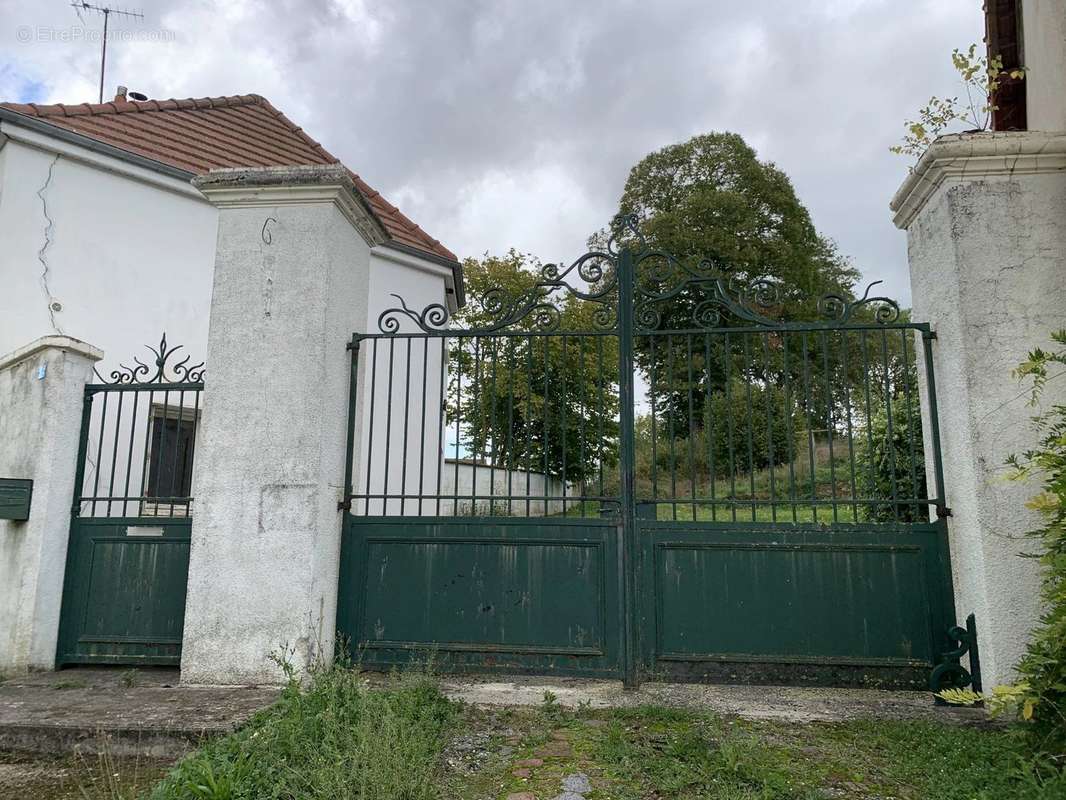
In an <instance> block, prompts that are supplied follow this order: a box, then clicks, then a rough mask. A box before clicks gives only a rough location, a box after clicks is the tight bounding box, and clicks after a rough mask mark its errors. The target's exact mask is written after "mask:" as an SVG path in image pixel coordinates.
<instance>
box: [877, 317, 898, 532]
mask: <svg viewBox="0 0 1066 800" xmlns="http://www.w3.org/2000/svg"><path fill="white" fill-rule="evenodd" d="M881 362H882V364H883V365H884V370H885V418H886V420H887V421H888V437H887V441H886V442H885V444H886V446H887V447H888V468H889V470H890V471H891V473H892V519H893V520H895V521H896V522H899V488H898V487H897V486H896V442H895V441H894V436H893V433H892V371H891V370H890V369H889V364H888V331H887V330H882V331H881Z"/></svg>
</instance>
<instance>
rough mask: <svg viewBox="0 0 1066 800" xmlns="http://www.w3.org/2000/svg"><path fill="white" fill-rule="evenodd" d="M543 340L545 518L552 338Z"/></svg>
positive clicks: (548, 492) (547, 492)
mask: <svg viewBox="0 0 1066 800" xmlns="http://www.w3.org/2000/svg"><path fill="white" fill-rule="evenodd" d="M541 338H542V339H543V340H544V436H543V440H544V442H543V445H544V491H543V492H542V494H543V495H544V516H545V517H546V516H548V498H549V497H550V496H551V492H550V491H549V489H550V488H551V484H550V482H549V478H548V476H549V474H550V472H549V470H548V450H549V449H550V448H549V440H550V435H549V433H548V432H549V431H550V430H551V425H549V424H548V409H550V408H551V400H550V395H549V394H548V384H549V381H548V369H549V366H548V342H549V340H550V339H551V337H550V336H542V337H541Z"/></svg>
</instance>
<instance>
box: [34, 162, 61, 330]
mask: <svg viewBox="0 0 1066 800" xmlns="http://www.w3.org/2000/svg"><path fill="white" fill-rule="evenodd" d="M57 161H59V153H56V157H55V158H53V159H52V163H51V164H49V165H48V177H46V178H45V180H44V183H43V184H42V185H41V188H40V189H38V190H37V197H39V198H40V200H41V213H42V214H43V215H44V218H45V221H46V222H47V224H46V225H45V227H44V244H43V245H41V249H40V250H38V251H37V260H38V261H40V262H41V288H42V289H44V295H45V300H46V301H47V307H48V320H49V321H50V322H51V324H52V330H53V331H55V332H56V333H58V334H60V335H62V334H63V329H62V328H60V327H59V323H58V322H56V312H57V311H60V310H61V309H62V308H63V306H62V305H61V304H60V303H59V301H58V300H56V298H55V295H53V294H52V288H51V286H50V285H49V283H48V276H49V273H50V272H51V270H50V268H49V266H48V261H47V260H46V259H45V253H47V252H48V248H49V247H51V246H52V229H53V228H54V227H55V221H54V220H53V219H52V218H51V217H50V216H49V215H48V201H47V200H46V199H45V196H44V193H45V192H46V191H47V190H48V187H49V186H50V185H51V183H52V175H53V173H54V171H55V166H56V162H57Z"/></svg>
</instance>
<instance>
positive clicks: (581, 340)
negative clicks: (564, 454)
mask: <svg viewBox="0 0 1066 800" xmlns="http://www.w3.org/2000/svg"><path fill="white" fill-rule="evenodd" d="M577 344H578V363H579V364H580V365H581V372H580V373H579V374H578V378H577V383H578V386H579V387H581V395H580V398H579V399H580V406H579V408H580V409H581V413H580V414H579V416H578V429H577V441H578V447H579V450H580V459H581V460H580V461H579V462H578V463H579V464H580V465H581V467H580V474H581V500H580V502H579V506H580V508H581V516H582V518H584V517H585V516H587V514H586V511H587V509H586V507H585V506H586V503H585V495H586V494H588V491H587V489H586V487H587V486H588V476H587V475H586V474H585V470H587V469H588V460H587V455H588V454H587V453H586V452H585V418H586V417H587V416H588V405H587V400H588V399H587V398H586V396H585V372H586V370H585V337H584V336H579V337H577Z"/></svg>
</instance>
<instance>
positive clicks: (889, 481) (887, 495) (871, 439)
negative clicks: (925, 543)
mask: <svg viewBox="0 0 1066 800" xmlns="http://www.w3.org/2000/svg"><path fill="white" fill-rule="evenodd" d="M888 408H889V405H888V404H886V403H879V404H878V405H877V406H876V407H875V408H874V410H873V411H872V413H871V414H870V421H869V423H868V425H869V429H868V430H862V431H859V432H857V433H856V436H855V440H856V441H855V444H856V447H855V461H856V466H857V468H856V474H855V486H856V491H857V493H858V496H859V497H861V498H864V499H869V500H885V501H886V502H883V503H872V504H868V505H866V506H865V511H864V517H865V519H866V520H867V521H869V522H893V521H897V522H926V521H928V519H929V509H928V506H925V505H922V504H918V503H914V502H910V503H905V502H893V498H894V497H895V498H903V499H907V498H910V499H912V500H913V499H916V498H922V497H925V495H926V494H927V492H926V484H925V458H924V456H923V449H922V418H921V415H920V414H919V413H918V409H917V402H916V401H912V402H911V403H910V404H908V403H907V402H906V400H904V399H900V400H899V402H897V403H894V404H893V405H892V406H891V408H892V416H891V419H892V427H891V434H890V432H889V424H888V423H889V413H888ZM916 491H917V494H915V492H916Z"/></svg>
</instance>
